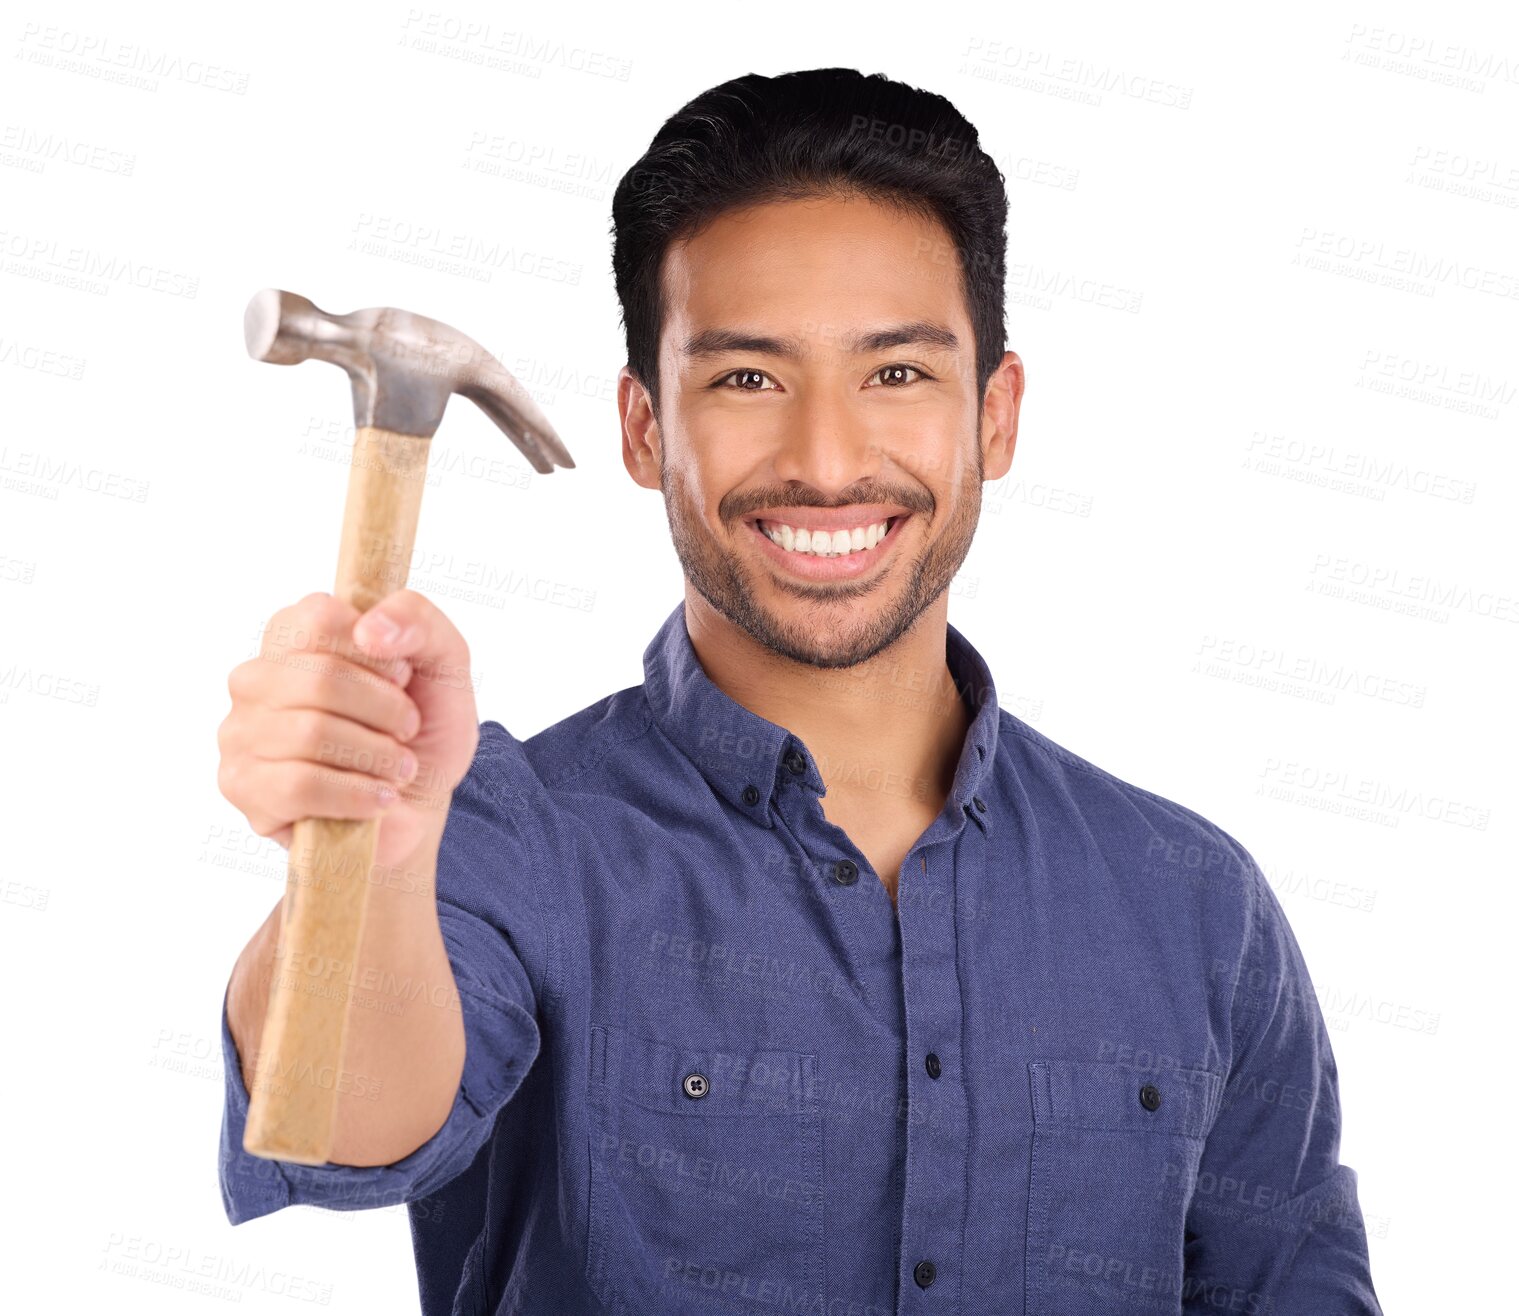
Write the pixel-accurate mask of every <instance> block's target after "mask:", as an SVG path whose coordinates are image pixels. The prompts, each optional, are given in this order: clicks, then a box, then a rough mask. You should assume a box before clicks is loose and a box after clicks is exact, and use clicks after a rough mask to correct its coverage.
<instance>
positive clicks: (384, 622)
mask: <svg viewBox="0 0 1519 1316" xmlns="http://www.w3.org/2000/svg"><path fill="white" fill-rule="evenodd" d="M360 632H362V634H360ZM400 633H401V628H400V626H398V625H397V624H396V623H395V622H394V621H392V620H391V619H390V618H389V617H387V616H386V615H385V614H384V613H383V612H367V613H365V614H364V616H362V617H360V618H359V624H358V625H357V626H355V627H354V635H355V637H356V638H357V639H358V641H359V643H360V644H394V643H395V639H396V636H398V635H399V634H400Z"/></svg>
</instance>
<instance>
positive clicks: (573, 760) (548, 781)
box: [467, 685, 653, 807]
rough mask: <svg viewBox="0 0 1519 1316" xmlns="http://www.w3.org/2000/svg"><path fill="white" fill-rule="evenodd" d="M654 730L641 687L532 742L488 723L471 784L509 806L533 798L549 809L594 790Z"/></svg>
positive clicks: (551, 728) (627, 690)
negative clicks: (602, 772)
mask: <svg viewBox="0 0 1519 1316" xmlns="http://www.w3.org/2000/svg"><path fill="white" fill-rule="evenodd" d="M652 724H653V718H652V716H651V714H650V711H649V705H648V702H647V700H646V699H645V698H644V695H643V687H642V686H641V685H634V686H628V687H626V688H625V689H622V690H617V691H614V692H613V693H611V694H609V695H605V696H603V697H602V698H601V699H598V700H596V702H595V703H592V704H588V705H586V707H584V708H582V709H579V710H578V711H576V712H574V713H571V714H570V715H569V716H568V717H564V718H561V719H560V720H559V721H558V722H555V723H553V724H552V725H550V726H547V727H544V728H543V730H541V731H538V732H536V733H534V734H533V735H531V736H528V737H526V738H522V737H519V736H518V735H517V734H516V733H515V732H514V731H512V730H511V729H510V728H509V727H507V726H505V725H504V724H502V723H501V722H498V721H496V720H494V719H488V720H486V721H483V722H481V723H480V745H479V748H478V749H477V750H476V751H475V760H474V763H473V764H472V765H471V766H470V772H469V778H472V779H474V781H475V783H476V784H477V785H478V786H482V787H484V788H485V789H487V790H490V791H492V792H494V793H495V794H496V795H497V796H498V798H499V797H501V796H502V795H505V796H506V797H507V802H514V801H517V800H520V799H522V798H523V797H528V798H531V799H534V800H535V801H536V802H537V803H538V805H539V806H540V807H542V806H546V805H548V804H550V803H551V802H552V797H556V796H560V795H563V794H573V793H576V792H577V791H579V790H584V789H587V788H588V787H590V785H591V782H592V780H594V778H595V776H596V773H597V770H598V769H601V768H605V767H607V766H608V765H609V764H611V763H613V762H615V761H617V760H618V759H619V758H621V757H623V756H624V755H626V754H627V753H628V752H629V751H632V750H636V749H637V747H638V745H639V744H640V742H642V741H643V740H644V739H645V738H646V737H647V736H648V735H649V732H650V730H651V728H652ZM467 780H468V779H467Z"/></svg>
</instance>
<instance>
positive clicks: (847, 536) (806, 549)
mask: <svg viewBox="0 0 1519 1316" xmlns="http://www.w3.org/2000/svg"><path fill="white" fill-rule="evenodd" d="M887 528H888V523H887V522H885V521H877V522H876V523H875V524H874V525H867V526H855V527H854V528H853V529H852V530H835V531H833V532H832V533H831V534H830V533H829V532H828V531H826V530H818V531H809V530H808V529H807V528H806V527H805V526H804V527H795V526H789V525H785V524H783V523H770V522H761V523H760V529H761V530H763V531H764V532H765V534H766V535H767V536H768V537H769V538H770V539H772V540H773V541H774V542H775V543H777V544H779V545H780V546H781V547H782V548H784V549H785V550H786V551H787V552H788V553H811V554H812V555H813V556H814V557H841V556H842V555H843V554H845V553H860V552H864V551H866V550H869V549H872V548H874V547H875V546H876V545H877V544H879V543H880V542H881V540H883V539H884V538H885V537H886V531H887Z"/></svg>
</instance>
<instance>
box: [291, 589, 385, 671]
mask: <svg viewBox="0 0 1519 1316" xmlns="http://www.w3.org/2000/svg"><path fill="white" fill-rule="evenodd" d="M359 615H360V613H359V609H358V608H356V607H354V605H353V604H351V603H349V602H347V600H345V599H341V598H339V597H337V596H336V595H334V594H324V593H315V594H308V595H306V597H305V598H303V599H302V600H301V601H300V602H299V603H296V604H293V605H291V606H290V607H288V608H282V609H280V611H279V612H277V613H275V614H274V616H273V617H272V618H270V621H269V625H268V626H267V627H266V628H265V631H264V635H263V647H264V649H265V651H277V652H290V651H297V652H302V653H311V654H331V655H334V656H336V657H339V658H345V659H347V660H348V661H349V662H352V663H356V664H358V665H360V666H363V667H367V668H370V669H371V670H375V671H378V672H379V673H380V674H381V675H382V676H385V677H388V678H389V679H391V680H393V681H395V682H396V683H397V684H398V685H401V686H405V685H406V684H407V682H408V681H409V680H410V679H411V672H410V668H409V665H406V664H404V663H402V662H400V661H398V660H397V659H396V657H395V656H393V655H384V656H377V655H375V654H372V653H369V652H367V651H366V650H365V649H363V648H361V647H360V646H358V645H355V644H354V642H353V624H354V622H356V621H357V620H358V619H359Z"/></svg>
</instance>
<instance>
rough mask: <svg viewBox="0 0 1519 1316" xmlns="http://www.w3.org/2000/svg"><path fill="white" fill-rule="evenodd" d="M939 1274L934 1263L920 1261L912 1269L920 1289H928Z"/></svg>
mask: <svg viewBox="0 0 1519 1316" xmlns="http://www.w3.org/2000/svg"><path fill="white" fill-rule="evenodd" d="M937 1273H938V1272H937V1271H936V1270H935V1269H934V1263H933V1262H932V1261H920V1262H918V1264H917V1265H916V1266H914V1267H913V1268H912V1277H913V1278H914V1279H915V1280H917V1281H918V1287H919V1288H920V1289H926V1288H927V1287H928V1286H929V1285H930V1284H932V1283H933V1282H934V1276H935V1275H936V1274H937Z"/></svg>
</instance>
